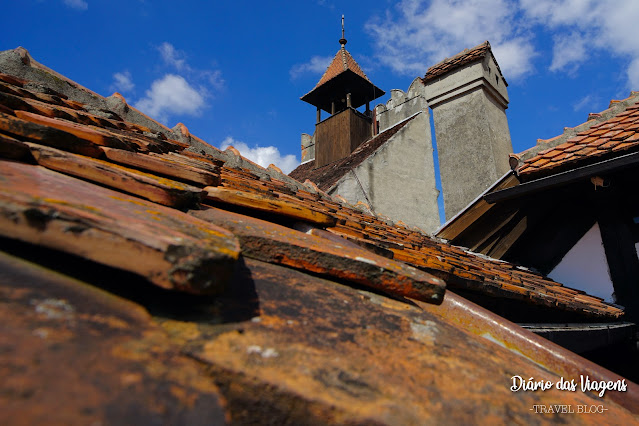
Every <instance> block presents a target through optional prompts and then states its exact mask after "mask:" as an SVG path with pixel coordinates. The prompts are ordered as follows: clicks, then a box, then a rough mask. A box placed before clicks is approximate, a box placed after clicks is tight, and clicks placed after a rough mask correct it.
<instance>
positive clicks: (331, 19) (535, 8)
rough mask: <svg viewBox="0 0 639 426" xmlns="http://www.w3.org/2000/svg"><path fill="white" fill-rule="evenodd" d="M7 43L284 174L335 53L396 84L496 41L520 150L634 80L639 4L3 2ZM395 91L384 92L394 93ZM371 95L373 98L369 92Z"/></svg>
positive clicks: (564, 0)
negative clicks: (309, 95)
mask: <svg viewBox="0 0 639 426" xmlns="http://www.w3.org/2000/svg"><path fill="white" fill-rule="evenodd" d="M3 9H4V17H5V19H3V30H2V35H1V36H0V49H1V50H6V49H12V48H15V47H17V46H23V47H25V48H26V49H27V50H29V52H30V53H31V55H32V56H33V57H34V58H35V59H36V60H37V61H39V62H41V63H43V64H45V65H47V66H49V67H50V68H53V69H54V70H56V71H58V72H60V73H62V74H64V75H65V76H67V77H69V78H71V79H72V80H75V81H76V82H78V83H80V84H82V85H84V86H86V87H88V88H89V89H91V90H93V91H95V92H97V93H100V94H101V95H104V96H109V95H110V94H112V93H113V92H114V91H118V92H120V93H122V94H123V95H124V97H125V98H126V99H127V101H128V102H129V103H130V104H131V105H134V106H136V107H138V108H139V109H141V110H143V111H144V112H146V113H147V114H149V115H151V116H153V117H154V118H156V119H158V120H159V121H161V122H163V123H164V124H166V125H167V126H169V127H173V126H174V125H175V124H177V123H178V122H183V123H184V124H186V125H187V127H188V128H189V130H190V131H191V133H193V134H195V135H197V136H199V137H201V138H202V139H204V140H206V141H208V142H209V143H211V144H212V145H214V146H217V147H224V146H226V145H228V144H229V143H230V144H233V145H234V146H235V147H236V148H238V149H239V150H240V151H241V152H242V153H243V154H244V155H246V156H248V157H249V158H252V159H254V160H256V161H260V162H264V163H265V165H268V163H270V162H275V163H276V164H277V165H278V166H280V167H282V168H283V169H285V171H288V170H290V169H291V168H292V167H294V166H295V165H296V164H297V163H298V162H299V159H300V134H301V133H302V132H306V133H312V131H313V128H314V122H315V108H314V107H312V106H311V105H308V104H305V103H304V102H302V101H300V100H299V97H300V96H302V95H303V94H305V93H306V92H308V91H309V90H311V89H312V88H313V87H314V85H315V83H316V82H317V81H318V80H319V78H320V76H321V74H322V73H323V71H324V70H325V68H326V66H327V65H328V61H329V60H330V59H331V58H332V57H333V56H334V55H335V53H336V52H337V50H338V48H339V44H338V39H339V38H340V36H341V33H340V32H341V29H340V18H341V15H342V14H344V15H345V16H346V38H347V39H348V45H347V49H348V50H349V51H350V52H351V53H352V54H353V56H354V57H355V59H356V60H357V61H358V62H359V64H360V65H361V66H362V68H363V69H364V70H365V72H366V73H367V75H368V76H369V78H370V79H371V80H372V81H373V83H375V84H376V85H377V86H378V87H380V88H382V89H384V90H386V92H387V93H388V94H390V89H393V88H399V89H402V90H407V88H408V86H409V85H410V83H411V81H412V80H413V79H414V78H415V77H417V76H423V74H424V73H425V72H426V69H427V68H428V67H429V66H430V65H434V64H435V63H437V62H439V61H440V60H442V59H444V58H445V57H447V56H452V55H454V54H456V53H458V52H459V51H461V50H463V49H464V48H467V47H473V46H475V45H477V44H479V43H481V42H483V41H484V40H489V41H490V42H491V45H492V46H493V51H494V53H495V56H496V58H497V61H498V62H499V64H500V66H501V69H502V71H503V73H504V76H505V78H506V80H507V81H508V83H509V87H508V92H509V96H510V107H509V109H508V110H507V115H508V120H509V125H510V130H511V137H512V141H513V148H514V150H515V152H519V151H522V150H524V149H526V148H528V147H530V146H532V145H534V144H535V141H536V139H537V138H550V137H553V136H555V135H557V134H559V133H561V132H562V131H563V128H564V127H566V126H575V125H577V124H580V123H582V122H583V121H585V120H586V117H587V114H588V113H589V112H598V111H601V110H603V109H606V108H607V107H608V103H609V101H610V100H611V99H621V98H625V97H627V96H628V95H629V92H630V90H631V89H633V88H634V89H635V90H639V37H638V36H637V30H636V25H637V24H636V23H637V22H639V1H636V0H597V1H590V0H559V1H556V0H553V1H551V0H518V1H508V0H456V1H443V0H441V1H437V0H434V1H419V0H407V1H399V2H398V1H378V2H359V1H349V2H344V1H342V2H336V1H331V0H298V1H281V2H264V1H259V2H257V1H242V0H238V1H224V2H222V1H188V0H184V1H182V2H176V1H165V0H154V1H151V0H126V1H124V0H108V1H107V0H8V5H7V4H5V5H4V7H3ZM388 96H389V95H386V96H385V97H383V98H381V99H380V100H378V102H385V101H386V100H387V99H388ZM375 103H377V102H375Z"/></svg>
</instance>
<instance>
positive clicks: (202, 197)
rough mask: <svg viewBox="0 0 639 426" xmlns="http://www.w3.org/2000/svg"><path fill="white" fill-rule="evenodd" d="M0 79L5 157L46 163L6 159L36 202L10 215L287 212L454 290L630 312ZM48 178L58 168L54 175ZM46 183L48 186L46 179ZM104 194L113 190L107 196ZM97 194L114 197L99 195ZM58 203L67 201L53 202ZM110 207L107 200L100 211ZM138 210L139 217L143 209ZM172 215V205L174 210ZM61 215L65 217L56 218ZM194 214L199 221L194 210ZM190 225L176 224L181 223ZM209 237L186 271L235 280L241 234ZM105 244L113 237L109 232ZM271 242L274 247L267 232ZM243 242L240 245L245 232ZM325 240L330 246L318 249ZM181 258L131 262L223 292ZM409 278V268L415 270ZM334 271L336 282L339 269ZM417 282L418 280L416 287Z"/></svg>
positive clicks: (169, 280) (160, 277) (16, 182)
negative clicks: (210, 209)
mask: <svg viewBox="0 0 639 426" xmlns="http://www.w3.org/2000/svg"><path fill="white" fill-rule="evenodd" d="M2 80H3V81H2V82H1V83H0V90H1V91H2V92H1V93H2V95H1V99H2V100H3V102H2V113H0V114H1V115H0V132H2V133H0V135H1V137H2V146H3V149H2V152H3V153H4V155H3V156H4V157H5V158H6V157H9V158H11V159H14V160H20V161H23V162H26V163H30V162H35V163H37V164H38V165H39V166H40V167H34V166H31V165H21V164H18V163H9V164H7V165H6V167H3V168H2V172H0V173H2V174H3V178H4V179H6V180H8V181H10V182H12V184H9V185H7V184H5V185H3V186H4V192H5V196H6V197H8V198H9V199H16V200H17V199H20V200H22V197H25V196H26V197H27V198H28V199H30V200H31V201H29V202H25V201H20V202H19V203H18V204H10V206H11V207H5V209H9V211H11V214H12V215H18V216H19V215H20V214H22V215H25V214H27V212H30V211H34V210H33V209H34V208H35V207H34V203H36V204H37V203H40V204H41V206H40V207H38V211H39V213H38V214H42V215H43V220H45V219H44V218H49V217H50V218H51V219H46V221H48V220H52V221H56V220H61V219H59V218H60V217H66V215H67V214H68V215H71V216H72V217H73V219H72V221H82V220H83V219H82V218H83V215H84V213H82V210H92V209H98V210H99V211H100V216H99V217H101V218H102V220H105V221H106V220H107V219H106V218H107V217H108V218H109V219H108V221H109V223H111V222H113V223H120V221H119V220H118V217H119V215H120V216H121V217H124V216H126V215H130V214H133V215H134V217H142V218H144V217H145V215H147V213H144V212H149V211H153V212H154V213H151V214H152V216H149V217H154V218H157V223H158V226H160V225H161V224H162V223H163V221H164V220H165V219H164V218H166V220H168V221H170V222H169V223H174V222H175V221H179V220H182V221H183V222H184V223H185V224H186V223H191V222H192V221H193V219H192V218H191V217H190V216H189V215H186V214H184V213H181V212H179V210H193V209H198V208H200V209H201V208H202V207H198V206H202V205H203V204H202V203H204V204H206V205H211V206H217V207H218V208H225V209H242V211H243V212H244V213H252V214H253V215H255V216H257V217H261V215H264V214H267V215H272V216H273V217H274V218H277V217H280V218H281V219H280V220H298V221H303V222H307V223H310V224H312V226H314V227H316V228H318V229H324V230H326V231H328V232H330V233H332V234H335V235H338V236H341V237H343V238H345V239H347V240H349V241H352V242H355V243H357V244H362V245H364V246H365V247H372V248H375V249H376V250H377V251H378V252H382V253H384V254H386V256H387V257H389V258H392V259H394V260H395V261H397V260H399V261H401V262H404V263H406V264H409V265H412V266H414V267H417V268H420V269H422V270H424V271H427V272H428V273H430V274H434V275H436V276H437V277H439V278H441V279H444V280H446V281H449V285H451V286H452V287H453V288H454V287H460V288H464V289H471V290H474V291H477V292H481V293H486V294H493V295H498V296H500V297H506V298H515V299H521V300H526V301H527V302H530V303H532V304H536V305H541V306H548V307H556V308H557V309H563V310H568V311H573V312H582V313H584V314H588V315H594V316H603V317H606V316H613V317H615V316H619V315H621V314H622V311H621V310H620V309H618V308H616V307H613V306H610V305H607V304H605V303H603V301H602V300H601V299H597V298H593V297H590V296H587V295H585V294H583V292H580V291H577V290H572V289H568V288H565V287H563V286H561V285H560V284H558V283H556V282H554V281H552V280H550V279H548V278H545V277H543V276H540V275H538V274H535V273H532V272H528V271H524V270H521V269H519V268H517V267H515V266H514V265H511V264H508V263H504V262H500V261H495V260H491V259H488V258H484V257H480V256H477V255H474V254H471V253H468V252H465V251H464V250H463V249H459V248H456V247H452V246H449V245H447V244H445V243H442V242H438V241H435V240H432V239H431V238H429V237H428V236H426V235H424V234H422V233H420V232H418V231H416V230H411V229H408V228H406V227H404V226H401V225H393V224H391V223H387V222H385V221H384V220H382V219H379V218H376V217H374V216H372V215H369V214H365V213H362V212H360V211H359V210H356V209H355V208H352V207H348V206H345V205H343V204H340V202H338V201H337V200H335V199H333V198H331V197H330V196H328V195H325V194H323V193H322V192H317V191H315V190H314V189H313V188H312V187H311V186H309V187H307V188H306V189H299V187H296V186H293V185H290V184H288V183H287V182H285V181H282V180H280V179H277V178H275V177H270V176H274V175H272V173H271V174H269V173H270V172H269V171H268V170H266V169H262V170H263V171H264V172H265V176H269V177H268V178H260V176H258V175H256V174H255V173H253V172H251V171H249V170H245V169H242V168H234V167H229V166H227V165H226V164H224V165H222V161H223V160H221V159H216V158H213V157H211V156H208V155H201V154H195V153H190V152H187V151H185V150H184V149H185V148H186V146H185V145H184V144H183V143H180V142H178V141H175V140H170V139H167V138H166V137H162V136H161V135H158V134H152V133H151V132H149V129H145V128H142V127H140V126H138V125H135V124H133V123H127V122H123V121H119V120H118V119H117V117H115V114H113V115H112V116H111V118H104V117H100V116H95V115H92V114H90V113H88V112H87V111H86V110H85V109H84V107H83V106H82V105H81V104H79V103H77V102H73V101H69V100H67V99H64V98H63V97H60V96H56V95H44V94H41V93H37V92H32V91H30V90H27V89H24V88H23V87H21V84H20V82H18V81H15V80H12V79H11V78H10V77H6V76H2ZM399 128H401V124H400V125H398V126H396V127H395V128H393V129H391V130H389V131H388V132H386V133H385V134H382V135H380V136H381V137H377V138H375V139H373V140H371V141H369V142H368V143H367V144H365V146H363V147H361V149H360V150H358V151H356V152H355V153H354V155H353V158H354V159H358V158H359V157H360V156H361V157H364V156H365V155H366V152H368V151H369V150H371V149H374V146H373V145H378V144H381V143H383V140H384V139H385V138H386V137H389V135H392V134H393V133H394V132H396V131H398V130H399ZM384 135H386V136H384ZM376 139H377V141H376ZM352 161H353V162H356V161H355V160H352ZM358 161H361V159H360V160H358ZM328 167H330V166H328ZM51 171H55V173H53V172H51ZM60 173H61V174H60ZM69 176H73V177H74V178H80V179H82V181H77V180H74V179H72V178H71V177H69ZM25 179H26V180H25ZM85 181H88V182H92V183H93V184H94V185H99V187H97V186H96V188H95V191H94V196H95V198H85V197H88V193H87V191H89V192H91V191H90V190H87V189H85V187H86V185H85V184H84V183H82V182H85ZM36 182H41V184H39V185H36V184H35V183H36ZM42 182H46V184H44V183H42ZM76 187H78V191H84V192H79V193H78V195H77V196H76V195H75V194H76V193H75V191H74V188H76ZM102 187H107V188H109V189H108V190H107V189H106V188H105V189H104V190H103V189H102ZM57 188H65V189H64V190H63V191H60V192H52V191H54V190H57ZM80 188H81V189H80ZM7 191H8V192H7ZM100 191H107V192H105V194H101V193H100ZM110 191H118V192H124V193H128V194H131V195H132V196H135V197H141V198H143V199H145V200H147V201H140V202H133V201H131V199H130V198H128V197H125V196H115V195H108V194H111V192H110ZM83 194H84V195H83ZM83 198H84V199H85V201H84V203H83V202H82V200H83ZM50 199H52V200H62V201H50V202H47V201H46V200H50ZM89 199H90V200H92V201H91V203H89V202H88V200H89ZM36 200H40V201H36ZM102 200H109V203H110V204H108V205H105V206H103V207H102V204H103V201H102ZM123 200H124V201H123ZM61 203H62V204H61ZM84 205H86V206H87V207H82V208H81V209H80V210H77V208H75V209H71V210H73V212H71V210H69V212H66V210H67V209H69V207H64V208H63V207H62V206H84ZM98 206H100V207H98ZM136 206H143V207H136ZM140 208H142V210H143V211H138V210H140ZM167 208H168V209H169V210H166V209H167ZM171 209H179V210H171ZM244 209H248V210H244ZM63 210H64V211H65V214H64V215H61V216H60V214H61V212H62V211H63ZM140 215H142V216H140ZM176 215H177V216H178V217H180V218H183V219H178V218H177V217H175V216H176ZM228 215H230V213H229V214H228ZM196 216H200V215H199V214H196ZM228 217H229V219H228V220H231V216H228ZM25 220H26V219H25ZM91 220H92V221H91V226H94V223H100V219H99V218H97V217H96V218H93V219H91ZM228 220H222V219H218V220H215V221H213V222H214V223H216V224H217V225H220V224H222V225H224V226H222V227H223V228H226V229H228V223H229V222H228ZM143 221H144V226H147V224H148V222H149V221H148V218H147V219H143ZM155 222H156V221H154V222H150V223H155ZM29 223H30V222H29V221H28V220H27V221H26V222H24V223H23V226H26V227H27V229H26V230H25V231H24V235H22V234H20V235H21V236H20V238H24V239H27V240H29V241H32V242H35V241H38V242H39V243H40V244H44V245H47V244H50V245H53V246H54V247H55V248H57V249H60V250H65V251H67V250H68V251H71V252H74V253H75V252H76V251H79V252H83V250H85V248H82V247H84V246H83V245H82V244H81V240H82V239H81V238H78V248H76V247H74V246H71V247H69V246H67V244H61V243H60V241H59V238H60V236H59V235H57V234H54V235H52V236H51V241H50V242H48V243H47V238H45V236H46V235H40V234H39V233H33V232H32V231H33V230H32V228H31V227H30V226H29ZM65 223H66V222H65ZM132 225H134V226H135V227H136V228H135V230H138V229H139V228H138V227H139V226H142V225H137V224H136V223H134V222H132ZM65 226H66V225H65ZM82 226H89V225H88V224H84V225H82ZM105 226H106V225H105ZM182 226H183V225H180V228H181V227H182ZM189 226H191V225H189ZM202 226H203V225H201V224H200V225H199V227H198V225H197V224H194V225H192V226H191V227H190V228H188V229H189V230H188V231H187V230H183V229H180V231H179V232H180V234H179V235H180V237H179V239H180V241H181V245H180V246H177V247H181V248H180V250H186V251H188V252H190V253H195V251H196V250H200V249H199V248H198V247H199V246H200V245H201V244H202V242H201V241H200V239H201V236H200V237H198V235H199V234H197V233H195V234H193V232H195V230H197V229H200V228H201V227H202ZM19 229H20V227H19V226H17V227H13V228H9V229H8V230H7V231H5V232H8V235H5V236H8V237H11V236H16V234H15V233H16V232H18V230H19ZM116 231H117V232H116ZM104 232H107V231H106V230H105V231H104ZM109 232H111V231H109ZM113 232H116V233H121V234H122V237H121V238H126V236H127V235H128V232H127V230H126V228H122V229H119V228H118V229H116V230H114V231H113ZM131 232H135V231H133V230H132V231H131ZM163 232H166V231H163ZM207 232H212V235H215V236H216V237H215V238H219V241H215V242H211V244H214V246H215V248H213V247H209V246H207V248H203V250H207V251H209V252H211V253H214V252H217V253H218V254H216V255H213V254H210V255H207V256H205V259H200V260H198V262H195V260H193V259H190V258H189V259H190V260H189V262H190V263H189V265H190V266H189V267H193V268H195V269H194V270H192V271H189V274H190V275H189V276H190V277H202V276H204V275H205V274H206V271H208V270H217V269H216V268H218V267H219V268H221V269H219V271H218V273H219V274H220V276H222V277H223V276H224V274H225V273H227V272H222V271H223V270H226V269H224V268H225V265H226V267H228V268H232V266H231V265H232V263H233V259H236V258H237V256H239V253H240V252H239V251H238V247H237V242H234V241H236V238H237V235H236V236H235V237H233V235H230V234H229V232H228V231H224V230H220V229H219V228H217V227H214V228H213V230H212V231H207ZM236 232H238V231H236ZM262 232H263V233H264V234H268V232H270V231H267V229H266V228H265V229H264V230H263V231H262ZM273 232H275V231H273ZM282 232H284V231H282ZM287 232H290V233H291V237H290V238H293V240H294V239H295V238H296V237H294V235H296V231H292V230H291V231H287ZM185 233H186V234H185ZM147 234H148V235H151V236H152V235H156V234H157V232H156V231H152V230H149V231H148V232H146V231H145V233H144V235H147ZM187 234H188V235H192V236H193V238H195V240H194V241H193V243H190V242H189V239H188V238H187V236H186V235H187ZM79 235H82V234H79ZM109 235H111V234H109ZM109 238H111V239H113V238H115V237H114V236H109ZM130 238H131V237H130V236H129V239H130ZM145 238H146V237H145ZM264 238H265V239H267V240H268V237H266V235H265V236H264ZM307 238H311V237H307ZM313 238H314V239H317V238H316V237H313ZM239 239H240V241H242V238H241V236H240V237H239ZM293 240H291V241H293ZM320 241H321V242H322V243H323V244H324V245H326V246H327V247H321V243H320ZM289 243H290V244H293V243H292V242H289ZM143 244H147V245H148V246H149V247H156V248H157V247H161V246H162V244H168V245H167V246H166V248H165V249H166V250H168V249H169V248H170V247H173V248H174V249H176V246H175V244H172V243H170V242H169V241H167V242H165V243H161V242H154V241H153V240H151V241H150V242H148V243H143ZM234 244H235V245H234ZM295 244H297V243H295ZM295 244H294V245H295ZM300 244H301V243H300ZM308 244H311V245H310V246H309V247H313V248H308V247H307V249H306V250H309V249H310V250H311V251H314V252H316V253H323V252H324V251H326V250H329V247H328V246H330V243H329V242H327V241H323V240H319V241H313V242H309V243H308ZM232 247H235V248H232ZM274 247H279V245H278V244H275V246H274ZM274 250H275V248H274ZM278 250H279V251H281V250H282V248H281V247H280V248H277V250H276V251H278ZM329 251H330V250H329ZM363 253H366V252H363ZM158 254H159V253H158ZM156 255H157V254H156ZM255 255H256V256H258V257H260V256H268V254H267V253H266V252H265V251H264V250H256V252H255ZM93 256H94V258H95V259H94V260H97V261H102V262H105V263H107V264H110V265H112V266H116V265H119V266H120V267H123V265H124V264H125V263H120V262H123V259H120V258H119V257H116V258H113V259H111V258H110V257H109V256H111V252H110V250H109V251H108V252H107V253H99V252H96V253H93ZM327 256H328V254H327ZM358 256H359V257H362V258H366V256H365V255H364V254H361V253H360V254H359V255H353V258H357V257H358ZM329 257H330V256H329ZM260 258H261V257H260ZM269 259H270V258H269ZM262 260H264V259H262ZM270 260H271V261H273V262H275V263H283V264H287V265H288V266H294V267H295V266H297V267H303V268H306V267H308V265H307V264H306V263H303V262H302V261H301V260H298V259H295V255H293V254H291V255H290V257H286V258H284V259H281V258H279V257H278V256H275V257H274V258H273V259H270ZM179 262H180V259H178V258H176V259H175V261H174V262H172V263H168V264H163V266H162V268H163V270H162V273H160V271H159V270H155V269H153V273H150V272H149V271H148V270H147V269H144V268H150V267H151V266H149V265H144V266H142V265H140V264H139V263H137V262H136V263H134V264H132V265H131V270H132V272H137V273H140V274H143V275H145V276H148V277H149V278H150V279H151V280H152V281H154V282H156V283H157V284H158V285H160V286H162V287H176V288H179V289H183V290H186V291H192V292H199V291H209V290H210V291H214V290H216V289H219V288H221V286H222V285H221V284H220V283H217V282H209V281H207V280H204V281H203V282H202V283H194V281H193V280H192V279H191V280H190V281H189V283H190V284H187V283H186V282H181V281H179V280H177V278H175V277H174V276H173V275H172V274H175V271H176V268H177V270H179V271H180V272H179V274H178V276H180V277H182V274H184V272H185V271H183V267H181V266H179V265H180V264H179ZM199 262H202V266H201V267H202V268H204V269H203V270H202V271H199V270H197V268H199V267H200V266H197V268H196V266H195V265H196V264H199ZM300 262H302V263H300ZM342 262H345V263H343V267H344V268H348V269H352V268H354V267H355V265H356V264H358V262H354V263H353V262H352V261H347V260H346V259H343V260H342ZM363 262H364V261H363ZM371 262H372V261H371ZM375 262H376V263H379V262H382V263H385V262H387V260H386V259H385V258H381V259H379V258H377V260H375ZM218 263H219V265H218ZM364 263H366V262H364ZM371 264H372V263H371ZM393 264H394V265H395V264H396V263H393ZM301 265H306V266H301ZM347 265H348V266H347ZM396 265H400V264H396ZM159 267H160V266H159V265H158V268H159ZM139 268H142V269H141V270H140V269H139ZM209 268H213V269H209ZM313 268H315V269H318V270H323V267H322V266H321V265H314V266H313ZM393 268H399V269H400V270H401V269H402V268H403V267H400V266H388V267H387V268H386V269H387V270H388V271H391V270H393ZM125 269H126V268H125ZM407 271H412V269H410V270H407ZM327 273H328V272H327ZM389 273H390V272H389ZM330 274H333V275H334V272H331V273H330ZM330 274H329V275H330ZM406 274H407V276H410V275H411V274H412V272H406ZM391 276H394V275H393V274H391V275H389V277H391ZM182 278H183V279H186V278H184V277H182ZM384 279H386V278H384V275H383V274H382V275H380V280H381V281H380V282H383V281H384ZM415 279H417V278H415ZM353 280H354V281H356V282H360V281H361V282H365V283H366V284H368V285H372V286H374V287H377V288H380V289H382V290H383V288H384V285H383V284H380V283H377V284H376V283H371V282H370V281H367V280H365V279H364V278H356V277H354V278H353ZM418 280H419V281H420V282H421V281H422V280H425V282H428V278H419V279H418ZM410 282H412V281H410V280H409V283H410ZM438 282H439V281H437V280H435V281H433V283H432V284H430V285H428V286H422V285H420V286H421V287H420V288H423V292H424V294H423V295H422V296H419V295H418V294H415V293H413V290H412V288H413V287H414V286H415V285H416V284H407V286H406V287H402V288H394V289H393V291H394V292H398V294H403V295H407V294H411V295H412V297H414V298H422V299H427V300H429V299H430V298H431V297H435V298H436V300H441V296H442V295H443V287H442V285H441V284H437V283H438ZM418 287H419V286H418Z"/></svg>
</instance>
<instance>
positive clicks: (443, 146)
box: [426, 55, 512, 220]
mask: <svg viewBox="0 0 639 426" xmlns="http://www.w3.org/2000/svg"><path fill="white" fill-rule="evenodd" d="M426 97H427V100H428V104H429V105H430V107H431V108H432V110H433V122H434V125H435V138H436V141H437V151H438V158H439V170H440V176H441V182H442V192H443V196H444V209H445V212H446V219H447V220H448V219H449V218H451V217H452V216H454V215H455V214H457V213H458V212H459V211H460V210H462V209H463V208H464V207H466V206H467V205H468V204H469V203H470V202H471V201H473V200H474V199H475V198H476V197H477V196H479V195H480V194H481V193H482V192H483V191H485V190H486V189H487V188H488V187H489V186H490V185H491V184H493V183H494V182H495V181H497V179H499V178H500V177H501V176H502V175H504V174H505V173H506V172H508V171H509V170H510V167H509V164H508V155H509V154H510V153H512V144H511V141H510V131H509V129H508V121H507V119H506V112H505V110H506V108H507V107H508V92H507V90H506V82H505V80H504V78H503V76H502V75H501V72H500V71H499V69H498V67H497V64H496V63H495V61H494V60H493V57H492V55H486V57H485V58H484V60H483V61H481V62H475V63H471V64H469V65H466V66H463V67H461V68H459V69H457V70H454V71H452V72H450V73H448V74H446V75H444V76H442V77H441V78H439V79H435V80H432V81H429V82H428V84H427V85H426Z"/></svg>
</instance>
